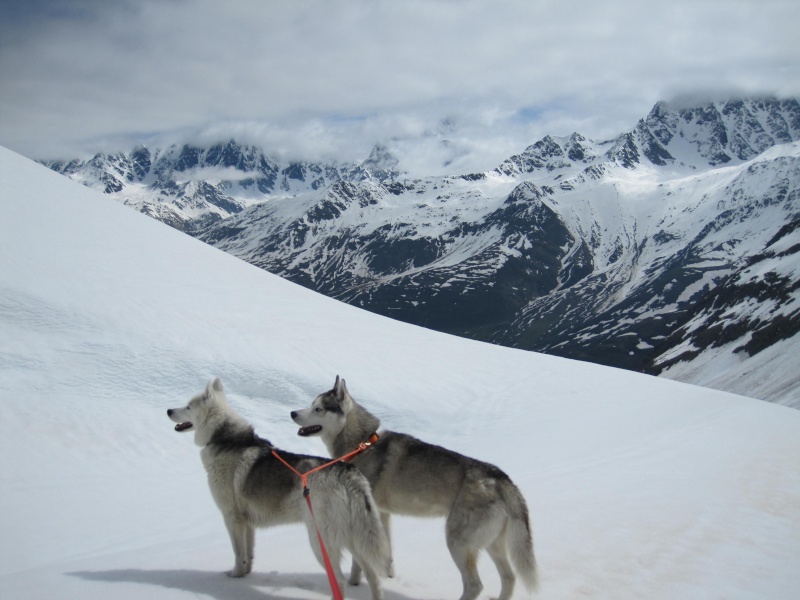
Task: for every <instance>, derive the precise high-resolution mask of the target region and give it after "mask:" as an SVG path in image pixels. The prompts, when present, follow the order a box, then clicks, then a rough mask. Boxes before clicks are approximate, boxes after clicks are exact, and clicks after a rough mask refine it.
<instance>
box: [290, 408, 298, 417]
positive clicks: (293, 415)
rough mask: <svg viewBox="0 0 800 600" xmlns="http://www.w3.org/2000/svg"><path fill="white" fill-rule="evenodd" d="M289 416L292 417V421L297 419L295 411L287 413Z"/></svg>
mask: <svg viewBox="0 0 800 600" xmlns="http://www.w3.org/2000/svg"><path fill="white" fill-rule="evenodd" d="M289 416H290V417H292V418H293V419H296V418H297V411H296V410H293V411H292V412H290V413H289Z"/></svg>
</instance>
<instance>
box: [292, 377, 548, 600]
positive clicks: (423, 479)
mask: <svg viewBox="0 0 800 600" xmlns="http://www.w3.org/2000/svg"><path fill="white" fill-rule="evenodd" d="M291 417H292V419H293V420H294V421H295V423H297V424H298V425H300V430H299V431H298V432H297V433H298V434H299V435H301V436H317V435H318V436H320V437H321V438H322V441H323V442H324V443H325V446H326V447H327V448H328V452H329V453H330V454H331V456H333V457H336V456H343V455H344V454H346V453H348V452H350V451H352V450H353V449H354V448H356V447H357V446H358V445H359V443H361V442H365V441H366V440H368V438H370V436H372V434H374V433H376V432H377V431H378V427H379V426H380V420H378V418H377V417H375V416H374V415H372V414H371V413H370V412H369V411H367V410H366V409H365V408H364V407H362V406H360V405H359V404H357V403H356V402H355V400H353V398H352V397H351V396H350V394H349V393H348V391H347V385H346V384H345V381H344V379H339V377H338V376H337V377H336V383H335V384H334V386H333V389H332V390H330V391H328V392H324V393H322V394H320V395H318V396H317V397H316V398H315V399H314V401H313V402H312V403H311V407H310V408H306V409H303V410H297V411H292V413H291ZM352 464H354V465H356V466H357V467H358V468H359V469H361V471H362V472H363V473H364V474H365V475H366V476H367V478H368V479H369V482H370V484H372V493H373V496H374V498H375V501H376V502H377V503H378V507H379V508H380V510H381V518H382V520H383V524H384V528H385V529H386V533H387V534H389V520H390V513H395V514H399V515H412V516H419V517H445V518H446V521H445V535H446V539H447V548H448V549H449V550H450V555H451V556H452V557H453V560H454V561H455V563H456V566H457V567H458V569H459V571H460V572H461V579H462V581H463V584H464V591H463V594H462V595H461V600H473V599H474V598H476V597H477V596H478V594H479V593H480V592H481V590H482V589H483V584H482V583H481V580H480V577H479V575H478V570H477V560H478V554H479V552H480V551H481V550H482V549H483V548H486V550H487V552H488V553H489V556H490V557H491V559H492V561H494V564H495V566H496V567H497V570H498V571H499V573H500V581H501V589H500V596H499V600H508V599H509V598H511V595H512V593H513V591H514V583H515V580H516V575H519V576H520V577H521V578H522V580H523V582H524V583H525V584H526V586H527V587H528V588H529V589H531V590H532V589H534V588H535V587H536V586H537V575H536V559H535V558H534V555H533V540H532V537H531V527H530V522H529V519H528V508H527V505H526V503H525V499H524V498H523V496H522V494H521V493H520V491H519V489H518V488H517V486H516V485H514V483H513V482H512V481H511V479H510V478H509V477H508V475H506V474H505V473H504V472H503V471H501V470H500V469H498V468H497V467H495V466H493V465H490V464H488V463H485V462H481V461H479V460H475V459H474V458H469V457H466V456H463V455H461V454H458V453H457V452H453V451H451V450H447V449H446V448H442V447H441V446H435V445H433V444H428V443H426V442H422V441H420V440H418V439H416V438H413V437H411V436H410V435H406V434H403V433H396V432H393V431H383V432H380V434H379V438H378V441H377V442H375V443H374V444H373V445H372V447H371V448H369V449H368V450H366V451H365V452H362V453H361V454H359V455H358V456H356V457H355V458H353V459H352ZM509 557H510V560H509ZM356 563H357V559H356V560H354V561H353V571H352V573H351V576H350V580H351V582H355V581H358V579H359V577H360V572H359V569H358V565H357V564H356ZM512 565H513V566H512ZM515 571H516V573H515Z"/></svg>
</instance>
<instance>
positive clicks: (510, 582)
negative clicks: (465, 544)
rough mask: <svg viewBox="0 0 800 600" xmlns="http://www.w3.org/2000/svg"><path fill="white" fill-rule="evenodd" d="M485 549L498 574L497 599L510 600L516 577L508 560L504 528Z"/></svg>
mask: <svg viewBox="0 0 800 600" xmlns="http://www.w3.org/2000/svg"><path fill="white" fill-rule="evenodd" d="M486 550H487V552H488V553H489V557H490V558H491V559H492V562H494V565H495V566H496V567H497V572H498V573H499V574H500V596H498V598H497V600H510V598H511V594H513V593H514V583H515V582H516V579H517V578H516V575H514V570H513V569H512V568H511V563H510V562H509V561H508V550H507V548H506V531H505V529H503V531H502V532H501V533H500V535H499V536H497V537H496V538H495V540H494V541H493V542H492V543H491V544H489V546H488V547H487V548H486Z"/></svg>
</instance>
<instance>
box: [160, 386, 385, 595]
mask: <svg viewBox="0 0 800 600" xmlns="http://www.w3.org/2000/svg"><path fill="white" fill-rule="evenodd" d="M167 415H168V416H169V418H170V419H172V420H173V421H175V422H176V423H178V424H177V425H176V426H175V431H181V432H185V431H194V442H195V444H197V445H198V446H200V447H202V450H201V451H200V457H201V458H202V459H203V465H204V466H205V468H206V471H207V472H208V485H209V487H210V488H211V495H212V496H213V498H214V501H215V502H216V504H217V507H219V509H220V511H221V512H222V516H223V518H224V519H225V525H226V527H227V528H228V534H229V535H230V538H231V543H232V544H233V554H234V557H235V561H236V562H235V563H234V565H233V569H231V570H230V571H228V572H227V574H228V575H230V576H231V577H244V576H245V575H247V574H248V573H250V571H251V570H252V568H253V544H254V530H255V528H256V527H271V526H273V525H280V524H283V523H305V525H306V527H307V529H308V538H309V540H310V542H311V548H312V549H313V551H314V554H315V555H316V557H317V560H318V561H319V562H320V564H323V558H322V553H321V550H320V546H319V541H318V538H317V533H316V529H315V527H314V523H313V518H312V515H311V513H310V511H309V508H308V505H307V503H306V500H305V499H304V497H303V488H302V485H301V479H300V477H298V476H297V475H296V474H295V473H292V472H291V471H290V470H289V468H287V467H286V465H284V464H281V463H280V462H279V460H278V459H277V458H276V457H275V456H274V455H273V454H272V451H273V450H274V449H275V447H274V446H273V445H272V444H271V443H270V442H268V441H267V440H265V439H262V438H260V437H258V436H257V435H256V434H255V432H254V431H253V427H252V426H251V425H250V424H249V423H248V422H247V421H246V420H245V419H244V418H243V417H241V416H240V415H238V414H237V413H236V412H234V411H233V409H231V408H230V406H229V405H228V402H227V400H226V398H225V392H224V390H223V389H222V382H221V381H220V380H219V379H215V380H214V381H211V382H209V383H208V385H207V386H206V389H205V391H204V392H201V393H200V394H198V395H196V396H195V397H194V398H192V399H191V401H190V402H189V404H188V405H187V406H184V407H181V408H171V409H169V410H167ZM280 456H281V457H282V458H283V459H284V460H285V461H286V462H287V463H288V464H290V465H291V466H292V467H294V468H295V469H296V470H297V471H298V472H300V473H305V472H307V471H309V470H311V469H313V468H314V467H317V466H319V465H322V464H325V463H326V462H328V461H326V460H325V459H322V458H318V457H314V456H303V455H299V454H292V453H289V452H283V451H281V452H280ZM308 487H309V489H310V490H311V493H312V498H313V501H314V502H313V505H314V514H315V515H316V518H317V523H318V525H319V529H320V532H321V534H322V538H323V540H324V543H325V546H326V548H327V550H328V555H329V557H330V560H331V563H332V566H333V570H334V572H335V574H336V580H337V582H338V584H339V589H340V590H341V591H342V593H344V577H343V575H342V571H341V567H340V563H341V555H342V548H346V549H347V550H349V551H350V553H351V554H352V556H353V557H354V560H357V561H358V563H359V564H360V565H361V566H363V567H364V570H365V571H366V574H367V581H369V584H370V587H371V588H372V597H373V598H374V600H381V598H383V592H382V589H381V584H380V580H379V579H378V575H381V576H385V575H386V574H387V572H388V569H389V565H390V560H391V557H390V553H391V548H390V545H389V538H388V536H387V534H386V532H385V531H384V529H383V526H382V524H381V521H380V516H379V511H378V508H377V506H376V505H375V501H374V499H373V497H372V493H371V490H370V486H369V482H368V481H367V479H366V478H365V477H364V475H362V474H361V472H360V471H359V470H358V469H357V468H356V467H355V466H353V465H349V464H345V463H335V464H333V465H331V466H329V467H327V468H325V469H322V470H320V471H317V472H316V473H313V474H311V475H309V476H308Z"/></svg>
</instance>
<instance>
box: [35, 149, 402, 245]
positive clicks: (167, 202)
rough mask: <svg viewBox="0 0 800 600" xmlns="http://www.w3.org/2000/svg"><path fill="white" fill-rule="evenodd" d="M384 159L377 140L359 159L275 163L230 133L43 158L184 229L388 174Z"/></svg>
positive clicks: (390, 173)
mask: <svg viewBox="0 0 800 600" xmlns="http://www.w3.org/2000/svg"><path fill="white" fill-rule="evenodd" d="M391 160H392V157H391V154H390V153H389V152H388V151H387V150H386V148H385V147H383V146H381V145H377V146H376V147H375V149H374V150H373V152H372V154H371V155H370V157H369V158H368V159H367V160H366V161H364V163H363V165H332V164H319V163H308V162H289V163H281V162H280V161H278V160H276V159H273V158H270V157H268V156H267V155H266V154H265V153H264V151H263V150H261V149H260V148H257V147H255V146H242V145H240V144H238V143H236V142H235V141H233V140H231V141H229V142H227V143H220V144H215V145H212V146H210V147H208V148H201V147H197V146H195V145H191V144H183V145H172V146H170V147H168V148H166V149H155V150H150V149H148V148H145V147H143V146H140V147H138V148H135V149H134V150H133V151H131V152H130V153H119V154H112V155H107V154H98V155H96V156H94V157H93V158H92V159H90V160H88V161H79V160H73V161H50V162H46V163H44V164H46V165H47V166H48V167H49V168H51V169H52V170H54V171H56V172H59V173H61V174H63V175H67V176H68V177H70V178H71V179H74V180H76V181H79V182H81V183H83V184H84V185H86V186H87V187H90V188H92V189H96V190H98V191H102V192H103V193H105V194H109V195H111V196H112V197H114V198H115V199H117V200H119V201H121V202H122V203H124V204H127V205H129V206H131V207H133V208H135V209H136V210H138V211H139V212H142V213H145V214H147V215H149V216H151V217H154V218H156V219H158V220H159V221H162V222H164V223H167V224H168V225H170V226H172V227H175V228H176V229H180V230H183V231H187V232H190V233H191V232H194V231H196V230H198V229H200V228H202V227H206V226H208V225H209V224H211V223H214V222H216V221H219V220H221V219H224V218H226V217H229V216H231V215H234V214H236V213H238V212H240V211H242V210H243V209H244V208H245V207H247V206H249V205H251V204H253V203H256V202H263V201H264V200H266V199H268V198H271V197H273V196H295V195H297V194H300V193H302V192H306V191H309V190H316V189H319V188H324V187H328V186H330V185H331V184H332V183H335V182H338V181H342V180H345V181H360V180H363V179H370V178H372V177H376V178H377V179H379V180H381V179H384V178H390V177H392V176H394V175H395V173H394V172H393V171H392V164H391ZM370 169H373V170H374V173H375V174H374V175H373V172H371V171H370Z"/></svg>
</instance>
